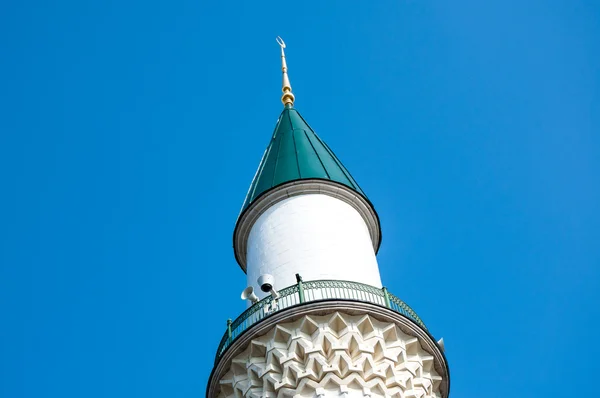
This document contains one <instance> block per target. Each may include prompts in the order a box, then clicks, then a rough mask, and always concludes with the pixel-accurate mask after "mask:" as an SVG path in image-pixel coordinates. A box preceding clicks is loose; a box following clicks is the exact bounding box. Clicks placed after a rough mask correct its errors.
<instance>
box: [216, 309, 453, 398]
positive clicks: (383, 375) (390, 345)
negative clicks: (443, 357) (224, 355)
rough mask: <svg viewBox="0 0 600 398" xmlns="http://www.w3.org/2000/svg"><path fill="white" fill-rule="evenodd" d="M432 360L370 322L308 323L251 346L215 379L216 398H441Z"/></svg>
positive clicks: (385, 326)
mask: <svg viewBox="0 0 600 398" xmlns="http://www.w3.org/2000/svg"><path fill="white" fill-rule="evenodd" d="M441 381H442V377H440V376H439V375H438V374H437V373H436V371H435V369H434V357H433V356H432V355H430V354H429V353H427V352H426V351H425V350H424V349H423V348H422V347H421V344H420V343H419V340H418V339H417V338H416V337H412V336H409V335H407V334H405V333H404V332H402V331H401V330H400V328H399V327H398V326H397V325H396V324H394V323H392V322H382V321H379V320H377V319H374V318H373V317H370V316H369V315H348V314H345V313H343V312H335V313H333V314H329V315H321V316H313V315H305V316H302V317H300V318H299V319H297V320H295V321H293V322H284V323H281V324H278V325H276V326H274V327H273V328H271V329H270V330H269V331H268V332H267V333H266V334H264V335H262V336H257V337H255V338H253V339H252V340H251V341H250V343H249V344H248V346H247V347H246V348H245V350H244V351H243V352H241V353H239V354H238V355H236V356H235V357H233V359H232V360H231V364H230V366H229V369H228V371H227V372H226V373H225V374H224V376H223V377H222V378H221V379H220V381H219V384H220V391H219V393H218V395H217V396H218V397H219V398H226V397H227V398H229V397H236V398H241V397H256V398H259V397H265V398H267V397H295V398H300V397H302V398H304V397H346V398H353V397H371V398H379V397H399V398H441V394H440V383H441Z"/></svg>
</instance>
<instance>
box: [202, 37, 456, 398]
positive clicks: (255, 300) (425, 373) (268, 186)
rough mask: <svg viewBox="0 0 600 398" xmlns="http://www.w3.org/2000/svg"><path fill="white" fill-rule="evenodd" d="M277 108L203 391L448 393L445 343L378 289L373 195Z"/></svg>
mask: <svg viewBox="0 0 600 398" xmlns="http://www.w3.org/2000/svg"><path fill="white" fill-rule="evenodd" d="M277 41H278V43H279V45H280V47H281V61H282V72H283V88H282V91H283V95H282V98H281V101H282V102H283V104H284V109H283V112H282V113H281V115H280V116H279V119H278V121H277V124H276V126H275V131H274V133H273V136H272V139H271V142H270V143H269V146H268V147H267V149H266V151H265V153H264V155H263V158H262V160H261V162H260V165H259V167H258V170H257V172H256V175H255V176H254V178H253V180H252V183H251V185H250V189H249V191H248V194H247V195H246V199H245V201H244V204H243V206H242V211H241V213H240V215H239V217H238V220H237V223H236V226H235V231H234V236H233V246H234V253H235V258H236V260H237V262H238V264H239V265H240V267H241V268H242V270H243V271H244V272H245V273H246V275H247V281H248V288H247V289H245V290H244V292H243V293H242V298H246V299H248V301H249V307H248V309H247V310H246V311H245V312H243V313H242V314H241V315H240V316H239V317H238V318H237V319H235V320H234V321H233V322H232V321H228V322H227V330H226V332H225V334H224V336H223V338H222V340H221V343H220V344H219V347H218V349H217V354H216V359H215V365H214V368H213V371H212V374H211V376H210V379H209V383H208V386H207V397H208V398H212V397H257V398H258V397H348V398H350V397H366V396H368V397H390V396H391V397H404V398H411V397H415V398H428V397H436V398H438V397H439V398H446V397H447V396H448V393H449V385H450V379H449V371H448V365H447V362H446V358H445V356H444V348H443V343H442V341H441V340H440V341H439V342H436V340H435V339H434V338H433V337H432V335H431V334H430V333H429V332H428V330H427V328H426V327H425V325H424V323H423V321H422V320H421V319H420V318H419V317H418V315H417V314H416V313H415V312H414V311H413V310H412V309H411V308H410V307H409V306H408V305H406V304H405V303H404V302H403V301H401V300H400V299H399V298H397V297H396V296H394V295H393V294H392V293H390V292H389V291H388V290H387V289H386V288H385V287H382V283H381V278H380V275H379V268H378V264H377V259H376V257H375V255H376V253H377V250H378V249H379V245H380V242H381V229H380V225H379V218H378V215H377V212H376V211H375V208H374V207H373V204H372V203H371V202H370V201H369V199H368V198H367V196H366V195H365V193H364V192H363V191H362V190H361V188H360V187H359V186H358V184H357V183H356V181H355V180H354V179H353V178H352V176H351V175H350V173H349V172H348V170H347V169H346V168H345V167H344V165H343V164H342V163H341V162H340V161H339V159H338V158H337V157H336V156H335V154H334V153H333V151H331V149H330V148H329V147H328V146H327V145H326V144H325V142H323V141H322V140H321V139H320V138H319V137H318V136H317V135H316V133H315V132H314V131H313V130H312V128H311V127H310V126H309V125H308V123H306V121H305V120H304V118H302V116H301V115H300V113H299V112H298V111H297V110H296V109H295V108H294V101H295V98H294V95H293V94H292V87H291V84H290V80H289V77H288V68H287V62H286V58H285V52H284V49H285V43H284V42H283V40H281V38H277Z"/></svg>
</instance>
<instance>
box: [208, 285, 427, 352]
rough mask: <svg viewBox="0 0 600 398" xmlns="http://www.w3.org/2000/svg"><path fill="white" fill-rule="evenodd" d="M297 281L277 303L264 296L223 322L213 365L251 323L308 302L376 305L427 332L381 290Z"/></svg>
mask: <svg viewBox="0 0 600 398" xmlns="http://www.w3.org/2000/svg"><path fill="white" fill-rule="evenodd" d="M298 280H299V281H298V283H297V284H295V285H292V286H289V287H286V288H285V289H282V290H280V291H279V298H278V299H277V300H274V299H273V298H272V297H271V296H267V297H265V298H263V299H262V300H260V301H259V302H258V303H256V304H254V305H252V306H251V307H250V308H248V309H247V310H246V311H244V312H243V313H242V314H241V315H240V316H238V317H237V318H236V320H234V321H233V322H232V321H231V320H227V330H226V331H225V334H224V335H223V338H222V339H221V343H220V344H219V348H218V349H217V355H216V358H215V362H218V361H219V358H221V356H222V355H223V353H225V351H227V348H229V346H230V345H231V343H232V342H233V341H235V339H237V338H238V337H239V336H240V335H241V334H242V333H243V332H244V331H246V330H247V329H249V328H250V327H251V326H252V325H254V324H255V323H257V322H259V321H261V320H262V319H264V318H266V317H268V316H269V315H271V314H273V313H275V312H277V311H280V310H282V309H285V308H289V307H292V306H294V305H299V304H303V303H307V302H311V301H319V300H336V299H341V300H355V301H363V302H367V303H371V304H377V305H380V306H383V307H387V308H390V309H391V310H393V311H396V312H398V313H400V314H402V315H404V316H406V317H408V318H410V319H412V320H413V321H414V322H416V323H417V324H418V325H419V326H421V327H422V328H423V329H425V330H427V328H426V327H425V324H424V323H423V321H422V320H421V318H419V316H418V315H417V314H416V313H415V312H414V311H413V310H412V309H411V308H410V307H409V306H408V305H407V304H406V303H405V302H404V301H402V300H400V299H399V298H398V297H396V296H394V295H392V294H390V293H389V292H388V291H387V289H386V288H385V287H384V288H383V289H378V288H376V287H373V286H370V285H365V284H363V283H358V282H349V281H338V280H323V281H307V282H303V281H302V280H301V279H300V278H299V277H298Z"/></svg>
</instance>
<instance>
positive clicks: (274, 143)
mask: <svg viewBox="0 0 600 398" xmlns="http://www.w3.org/2000/svg"><path fill="white" fill-rule="evenodd" d="M315 178H316V179H322V180H329V181H334V182H338V183H340V184H343V185H345V186H347V187H349V188H351V189H353V190H354V191H356V192H358V193H359V194H361V195H362V196H363V197H364V198H365V199H366V195H365V194H364V192H363V191H362V190H361V189H360V187H359V186H358V184H357V183H356V181H354V178H352V176H351V175H350V173H349V172H348V170H346V168H345V167H344V165H343V164H342V162H340V161H339V159H338V158H337V157H336V156H335V154H334V153H333V152H332V151H331V149H329V147H328V146H327V144H325V142H323V141H322V140H321V139H320V138H319V137H318V136H317V134H316V133H315V132H314V131H313V129H311V128H310V126H309V125H308V123H306V121H305V120H304V119H303V118H302V116H300V113H299V112H298V111H297V110H296V109H294V108H292V107H291V106H289V105H288V106H286V108H285V109H284V110H283V112H281V115H280V116H279V120H278V121H277V125H276V126H275V132H274V133H273V137H272V138H271V142H270V143H269V146H268V147H267V150H266V151H265V154H264V155H263V158H262V161H261V162H260V166H259V167H258V170H257V172H256V176H255V177H254V180H252V185H251V186H250V190H249V191H248V195H247V196H246V200H245V201H244V206H243V207H242V212H243V211H244V210H245V209H246V208H247V207H248V206H250V204H251V203H252V202H253V201H254V200H255V199H256V198H257V197H259V196H260V195H261V194H262V193H264V192H266V191H268V190H270V189H271V188H273V187H275V186H278V185H280V184H283V183H286V182H290V181H296V180H304V179H315Z"/></svg>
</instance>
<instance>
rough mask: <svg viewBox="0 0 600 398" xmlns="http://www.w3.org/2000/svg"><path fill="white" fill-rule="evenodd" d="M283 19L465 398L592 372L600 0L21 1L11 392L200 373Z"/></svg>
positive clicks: (162, 382)
mask: <svg viewBox="0 0 600 398" xmlns="http://www.w3.org/2000/svg"><path fill="white" fill-rule="evenodd" d="M300 4H301V5H300ZM277 35H281V36H282V37H283V38H284V39H285V40H286V42H287V44H288V61H289V66H290V76H291V79H292V85H293V87H294V93H295V95H296V99H297V100H296V107H297V108H298V109H299V110H300V112H301V113H302V115H303V116H304V117H305V118H306V119H307V120H308V122H309V123H310V124H311V126H312V127H313V128H314V129H315V130H316V131H317V133H318V134H319V135H320V136H321V137H322V138H323V139H324V140H326V141H327V143H328V144H329V145H330V146H331V147H332V148H333V150H334V151H335V152H336V154H337V155H338V156H339V157H340V159H341V160H342V161H343V162H344V163H345V165H346V166H347V167H348V169H349V170H350V171H351V172H352V173H353V175H354V177H355V178H356V180H357V181H358V182H359V183H360V184H361V186H362V187H363V188H364V190H365V191H366V192H367V194H368V196H369V198H370V199H371V200H372V202H373V203H374V204H375V207H376V209H377V210H378V212H379V215H380V217H381V221H382V229H383V243H382V246H381V250H380V253H379V256H378V258H379V263H380V268H381V273H382V277H383V280H384V283H385V285H387V286H388V288H389V289H390V291H392V292H393V293H395V294H396V295H398V296H399V297H401V298H402V299H404V300H405V301H406V302H408V303H409V304H410V305H411V306H412V307H413V308H414V309H415V310H416V311H417V313H418V314H419V315H420V316H421V317H422V318H423V319H424V320H425V322H426V323H427V325H428V327H429V329H430V331H431V332H432V333H433V335H434V336H436V337H444V339H445V341H446V347H447V356H448V360H449V363H450V370H451V374H452V388H451V389H452V391H451V396H453V397H456V398H458V397H467V398H479V397H486V398H494V397H505V396H507V395H509V396H511V397H523V398H530V397H549V396H554V395H556V394H557V393H559V394H567V395H569V396H594V395H597V393H598V392H597V386H596V385H595V383H594V381H595V380H596V378H597V375H598V372H599V370H600V369H599V366H598V358H597V356H598V355H600V349H599V348H598V347H599V344H598V341H597V340H598V327H599V325H600V309H599V307H600V292H599V289H600V270H599V265H600V243H599V241H600V135H599V132H600V3H598V2H596V1H579V0H563V1H558V0H531V1H517V0H513V1H480V0H471V1H425V0H419V1H416V0H402V1H371V2H363V1H361V2H358V1H306V2H301V3H300V2H291V1H290V2H281V1H278V2H267V1H260V2H258V1H255V2H239V3H231V2H217V1H211V2H208V1H199V0H194V1H169V2H158V1H128V0H127V1H125V0H123V1H96V2H90V1H52V2H49V1H46V2H42V1H16V0H8V1H4V2H3V3H2V5H0V58H1V61H0V76H1V77H0V83H1V85H0V168H1V170H2V173H1V187H2V188H1V189H2V191H1V196H0V203H1V205H2V206H1V207H0V242H1V243H0V322H1V325H0V396H1V397H6V398H20V397H28V398H30V397H31V398H39V397H60V398H76V397H77V398H79V397H86V398H95V397H111V398H118V397H127V398H129V397H144V398H149V397H201V396H204V393H205V390H204V389H205V386H206V381H207V378H208V376H209V373H210V370H211V368H212V363H213V357H214V353H215V349H216V346H217V344H218V342H219V339H220V338H221V336H222V333H223V332H224V330H225V321H226V319H227V318H228V317H231V318H235V317H236V316H237V315H238V314H239V313H240V312H241V311H242V310H243V309H244V308H245V305H244V303H242V301H241V300H239V293H240V291H241V290H242V289H243V288H244V287H245V276H244V274H243V273H242V271H241V270H240V269H239V267H238V266H237V264H236V263H235V260H234V257H233V252H232V248H231V238H232V232H233V227H234V224H235V220H236V217H237V214H238V211H239V209H240V206H241V204H242V201H243V198H244V195H245V193H246V190H247V188H248V186H249V184H250V180H251V178H252V176H253V174H254V172H255V169H256V167H257V166H258V162H259V160H260V157H261V155H262V152H263V150H264V148H265V147H266V145H267V143H268V141H269V139H270V135H271V132H272V129H273V127H274V124H275V121H276V119H277V117H278V115H279V112H280V111H281V108H282V106H281V103H280V102H279V98H280V84H281V83H280V79H281V78H280V65H279V62H280V59H279V49H278V47H277V44H276V43H275V36H277Z"/></svg>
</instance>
